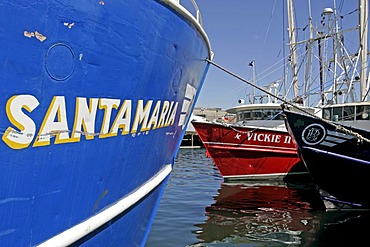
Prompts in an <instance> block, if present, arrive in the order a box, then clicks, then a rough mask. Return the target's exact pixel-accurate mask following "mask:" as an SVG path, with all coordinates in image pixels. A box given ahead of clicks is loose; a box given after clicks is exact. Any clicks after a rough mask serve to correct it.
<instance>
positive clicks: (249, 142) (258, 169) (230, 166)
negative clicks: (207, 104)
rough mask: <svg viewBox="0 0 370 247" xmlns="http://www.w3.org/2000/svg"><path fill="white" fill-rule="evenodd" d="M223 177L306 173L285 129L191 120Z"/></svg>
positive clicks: (261, 176)
mask: <svg viewBox="0 0 370 247" xmlns="http://www.w3.org/2000/svg"><path fill="white" fill-rule="evenodd" d="M192 124H193V126H194V128H195V130H196V132H197V133H198V135H199V137H200V139H201V140H202V142H203V144H204V146H205V148H206V150H207V155H209V156H210V157H211V158H212V159H213V161H214V163H215V164H216V166H217V168H218V170H219V171H220V173H221V175H222V176H223V178H224V179H228V180H229V179H230V180H231V179H240V180H252V179H253V180H259V179H282V180H283V179H285V178H287V177H296V176H297V175H308V173H307V170H306V169H305V167H304V165H303V162H302V161H301V160H300V158H299V156H298V153H297V147H296V145H295V143H294V141H293V140H292V137H291V136H290V135H289V134H288V132H285V131H279V130H276V129H268V128H251V127H245V126H243V127H236V126H231V125H228V124H219V123H210V122H192Z"/></svg>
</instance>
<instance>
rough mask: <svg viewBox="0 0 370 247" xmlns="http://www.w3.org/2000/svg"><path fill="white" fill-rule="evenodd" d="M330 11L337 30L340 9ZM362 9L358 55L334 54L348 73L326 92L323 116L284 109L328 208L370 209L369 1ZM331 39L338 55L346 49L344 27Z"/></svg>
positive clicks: (338, 75)
mask: <svg viewBox="0 0 370 247" xmlns="http://www.w3.org/2000/svg"><path fill="white" fill-rule="evenodd" d="M326 10H328V9H326ZM329 10H330V11H326V12H327V13H330V14H333V15H334V17H333V21H334V25H333V27H336V26H337V21H336V20H337V17H338V16H336V11H335V5H334V10H332V9H329ZM358 10H359V15H358V16H359V25H358V27H359V28H358V30H359V42H358V47H357V51H358V52H357V53H356V54H355V55H348V56H344V55H345V54H343V53H340V54H342V55H343V57H339V56H338V57H337V56H333V57H334V59H333V62H334V63H340V64H341V68H343V69H344V70H345V72H344V73H339V71H338V73H337V74H336V76H335V77H334V80H333V85H332V87H331V88H330V90H328V91H325V92H323V94H322V105H321V106H320V108H321V109H322V114H321V116H320V117H317V116H312V115H311V114H309V113H306V112H304V111H292V110H293V109H292V108H294V107H292V106H289V105H283V106H284V113H285V115H286V125H287V127H288V129H289V132H290V133H291V134H292V135H293V136H294V139H295V142H296V143H297V145H298V147H299V154H300V157H301V158H302V160H303V161H304V163H305V166H306V167H307V169H308V171H309V173H310V176H311V177H312V179H313V181H314V182H315V183H316V184H317V186H318V189H319V191H320V193H321V195H322V198H323V200H324V202H325V204H326V207H327V209H328V210H331V209H336V210H337V209H369V208H370V197H369V196H368V193H367V191H368V187H369V186H368V182H367V181H368V178H369V177H370V118H369V112H370V101H369V82H368V72H367V71H368V68H367V67H368V58H367V56H368V52H367V36H368V31H367V25H368V14H367V12H368V2H367V1H365V0H361V1H359V6H358ZM335 33H339V34H338V35H334V34H335ZM321 37H323V36H321ZM326 37H334V44H337V45H338V46H337V49H335V50H334V52H341V51H344V49H343V48H342V45H343V40H344V39H343V31H342V30H341V29H338V28H335V29H334V30H333V33H332V34H329V35H326ZM338 37H339V38H340V40H339V41H338V40H337V39H336V38H338ZM339 45H341V46H339ZM295 110H296V109H295ZM298 110H300V109H299V108H298Z"/></svg>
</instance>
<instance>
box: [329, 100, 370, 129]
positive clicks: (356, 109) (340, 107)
mask: <svg viewBox="0 0 370 247" xmlns="http://www.w3.org/2000/svg"><path fill="white" fill-rule="evenodd" d="M322 113H323V116H322V117H323V118H324V119H326V120H331V121H356V120H370V103H369V102H361V103H349V104H335V105H332V106H329V107H324V108H323V112H322ZM369 124H370V122H369Z"/></svg>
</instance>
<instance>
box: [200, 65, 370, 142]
mask: <svg viewBox="0 0 370 247" xmlns="http://www.w3.org/2000/svg"><path fill="white" fill-rule="evenodd" d="M206 61H207V62H208V63H210V64H212V65H213V66H215V67H216V68H218V69H220V70H222V71H224V72H226V73H227V74H229V75H231V76H233V77H235V78H237V79H238V80H241V81H243V82H245V83H247V84H248V85H250V86H252V87H255V88H257V89H258V90H260V91H262V92H264V93H266V94H268V95H270V96H272V97H274V98H276V99H278V100H280V101H281V102H283V103H284V104H286V105H290V106H292V107H293V108H295V109H297V110H299V111H301V112H303V113H305V114H307V115H309V116H311V117H313V118H315V119H319V120H321V121H323V122H325V123H327V124H329V125H331V126H333V127H334V128H335V129H336V130H338V131H341V132H343V133H346V134H349V135H353V136H354V137H355V138H357V139H358V140H359V141H361V142H362V141H365V142H368V143H370V139H368V138H366V137H363V136H362V135H360V134H359V133H357V132H354V131H352V130H349V129H347V128H345V127H344V126H341V125H338V124H335V123H333V122H331V121H328V120H326V119H323V118H320V117H318V116H316V115H314V114H312V113H310V112H308V111H306V110H304V109H302V108H301V107H299V106H297V105H295V104H293V103H291V102H289V101H286V100H284V99H282V98H280V97H279V96H277V95H275V94H273V93H271V92H269V91H267V90H265V89H264V88H262V87H259V86H257V85H255V84H253V83H252V82H250V81H248V80H246V79H244V78H242V77H240V76H238V75H237V74H235V73H233V72H231V71H230V70H227V69H226V68H224V67H222V66H220V65H218V64H216V63H215V62H213V61H211V60H209V59H206ZM282 107H284V106H282Z"/></svg>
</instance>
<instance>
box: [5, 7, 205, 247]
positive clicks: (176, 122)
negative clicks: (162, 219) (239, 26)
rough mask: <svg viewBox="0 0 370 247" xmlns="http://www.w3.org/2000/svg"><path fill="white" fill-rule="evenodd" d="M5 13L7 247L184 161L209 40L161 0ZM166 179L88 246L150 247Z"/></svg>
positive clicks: (58, 228) (68, 222)
mask: <svg viewBox="0 0 370 247" xmlns="http://www.w3.org/2000/svg"><path fill="white" fill-rule="evenodd" d="M173 4H176V3H173ZM0 13H1V15H0V46H1V52H0V82H1V85H2V89H1V92H2V94H1V97H0V128H1V130H2V131H1V132H2V136H1V137H2V139H1V141H0V153H1V155H0V169H1V173H0V187H1V188H2V190H1V192H0V215H1V218H2V221H1V222H0V244H1V245H4V246H9V245H13V244H14V243H16V244H17V245H18V246H30V245H37V244H41V243H43V242H44V241H47V240H48V239H50V238H52V237H54V236H56V235H57V234H60V233H61V232H64V231H66V230H68V229H70V228H72V227H74V226H76V225H78V224H80V223H81V222H84V221H86V220H87V219H90V218H91V217H93V216H95V215H98V214H99V213H101V212H102V211H104V210H106V209H107V208H110V207H111V206H112V205H115V204H116V203H117V202H119V201H120V200H121V199H122V198H125V197H126V196H127V195H129V194H132V193H133V192H134V191H136V190H137V189H138V188H140V187H142V186H144V185H145V184H146V182H147V181H148V180H151V179H153V177H155V176H156V174H158V173H159V172H160V171H161V170H162V169H163V168H164V167H166V166H167V165H168V164H173V162H174V158H175V156H176V154H177V151H178V148H179V145H180V142H181V139H182V137H183V135H184V131H185V129H186V125H187V122H188V119H189V116H190V114H191V111H192V109H193V107H194V104H195V102H196V99H197V97H198V94H199V89H200V88H201V86H202V83H203V80H204V78H205V75H206V72H207V70H208V64H207V62H206V61H205V59H206V58H210V56H211V54H210V47H209V43H208V40H207V37H206V36H205V35H204V33H202V32H200V31H199V30H201V28H200V27H199V26H196V25H195V24H194V21H193V20H190V19H189V18H188V17H187V16H188V15H185V14H184V15H182V14H181V13H182V12H181V11H180V12H179V10H174V9H173V8H172V7H169V6H168V5H167V4H166V3H163V2H161V1H153V0H140V1H128V0H127V1H114V2H105V1H98V0H97V1H90V0H89V1H88V0H82V1H71V0H65V1H46V0H27V1H22V2H18V1H7V0H6V1H3V2H2V3H1V4H0ZM165 182H166V179H165V180H164V182H162V183H159V185H158V186H157V187H155V189H154V190H152V191H151V192H148V193H149V194H147V195H146V196H145V197H144V198H143V199H142V200H139V202H137V203H134V205H133V206H132V207H130V208H128V210H125V211H124V212H123V213H121V214H119V215H118V216H117V217H115V218H114V219H111V220H108V221H107V222H106V223H105V224H103V225H101V226H100V227H98V228H97V229H96V230H94V231H93V232H90V233H86V234H88V235H86V236H85V237H84V238H82V239H79V240H78V241H77V243H78V245H93V244H94V245H101V246H102V245H104V246H117V245H119V244H122V243H130V246H136V245H138V246H140V245H144V243H145V239H146V236H147V234H148V232H149V228H150V225H151V221H152V219H153V217H154V214H155V210H156V207H157V206H158V203H159V199H160V195H161V193H162V192H163V189H164V187H165Z"/></svg>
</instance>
